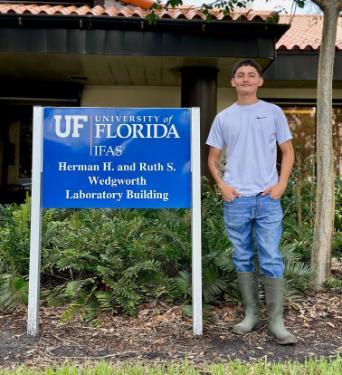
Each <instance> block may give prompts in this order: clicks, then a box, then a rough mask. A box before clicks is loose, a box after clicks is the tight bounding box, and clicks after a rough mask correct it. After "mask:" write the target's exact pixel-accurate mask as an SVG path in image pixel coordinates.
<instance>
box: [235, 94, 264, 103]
mask: <svg viewBox="0 0 342 375" xmlns="http://www.w3.org/2000/svg"><path fill="white" fill-rule="evenodd" d="M258 101H259V99H258V98H257V97H256V96H238V100H237V102H236V103H237V104H240V105H248V104H255V103H257V102H258Z"/></svg>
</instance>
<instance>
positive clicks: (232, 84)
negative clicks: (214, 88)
mask: <svg viewBox="0 0 342 375" xmlns="http://www.w3.org/2000/svg"><path fill="white" fill-rule="evenodd" d="M230 84H231V86H232V87H235V86H236V85H235V79H234V78H232V79H231V80H230Z"/></svg>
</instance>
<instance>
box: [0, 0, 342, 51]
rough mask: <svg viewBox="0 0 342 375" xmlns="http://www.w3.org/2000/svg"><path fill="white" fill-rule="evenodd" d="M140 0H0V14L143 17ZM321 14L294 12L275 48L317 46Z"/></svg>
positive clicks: (246, 17) (191, 16) (178, 13)
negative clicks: (90, 0)
mask: <svg viewBox="0 0 342 375" xmlns="http://www.w3.org/2000/svg"><path fill="white" fill-rule="evenodd" d="M139 1H140V3H141V1H143V3H141V4H143V5H144V6H145V7H148V6H149V4H151V3H152V1H151V0H127V3H123V2H120V1H116V0H107V1H106V4H107V6H106V7H103V6H100V5H97V6H95V7H89V6H88V5H84V6H75V5H69V6H67V5H66V6H63V5H48V4H18V3H15V4H11V3H0V14H19V15H22V14H32V15H39V14H40V15H50V16H53V15H60V16H63V15H64V16H69V15H79V16H85V15H93V16H108V17H139V18H144V17H146V15H147V14H148V12H149V11H148V10H146V9H143V8H141V7H137V6H135V5H133V4H128V3H129V2H132V3H134V4H138V3H139ZM156 13H157V14H158V16H159V17H160V18H164V19H167V18H169V19H187V20H196V19H198V20H204V19H205V16H204V14H203V13H201V12H200V11H199V9H198V8H196V7H194V6H192V5H190V6H189V5H182V6H179V7H177V8H163V9H160V10H158V11H156ZM211 14H212V17H213V19H214V20H217V21H235V22H236V21H240V22H250V21H253V22H265V21H267V19H268V17H270V16H271V15H272V13H271V12H269V11H256V10H251V9H246V10H242V11H240V12H234V13H231V14H230V15H224V14H223V12H220V11H218V10H217V9H216V10H215V9H214V10H212V11H211ZM289 22H290V16H280V20H279V23H289ZM338 22H339V26H338V29H337V40H336V48H337V49H339V50H342V18H341V17H340V18H339V21H338ZM322 24H323V17H322V16H317V15H312V16H295V17H293V18H292V23H291V27H290V29H289V30H288V31H287V32H286V33H285V34H284V35H283V36H282V38H281V39H280V40H279V41H278V43H277V49H283V50H308V49H311V50H318V49H319V47H320V43H321V33H322Z"/></svg>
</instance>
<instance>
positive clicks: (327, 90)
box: [311, 0, 341, 289]
mask: <svg viewBox="0 0 342 375" xmlns="http://www.w3.org/2000/svg"><path fill="white" fill-rule="evenodd" d="M323 3H324V5H323V7H322V8H323V12H324V22H323V31H322V42H321V47H320V53H319V65H318V80H317V130H316V134H317V150H316V152H317V154H316V155H317V188H316V212H315V226H314V236H313V247H312V256H311V267H312V268H313V270H314V271H315V273H316V275H315V279H314V287H315V288H316V289H319V288H321V287H322V285H323V283H324V281H325V280H326V278H327V277H328V276H330V274H331V250H332V236H333V229H334V212H335V194H334V182H335V177H334V160H333V146H332V80H333V67H334V57H335V42H336V32H337V20H338V8H339V6H340V5H341V1H340V0H329V1H324V2H323Z"/></svg>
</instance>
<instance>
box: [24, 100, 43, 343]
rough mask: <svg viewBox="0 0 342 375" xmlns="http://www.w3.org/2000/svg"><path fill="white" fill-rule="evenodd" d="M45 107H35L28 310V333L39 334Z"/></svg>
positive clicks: (31, 334) (30, 334)
mask: <svg viewBox="0 0 342 375" xmlns="http://www.w3.org/2000/svg"><path fill="white" fill-rule="evenodd" d="M42 140H43V109H42V108H41V107H34V109H33V145H32V197H31V238H30V279H29V296H28V311H27V334H28V335H29V336H37V335H38V324H39V297H40V248H41V228H42V208H41V206H42V205H41V177H42V165H43V163H42V158H43V142H42Z"/></svg>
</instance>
